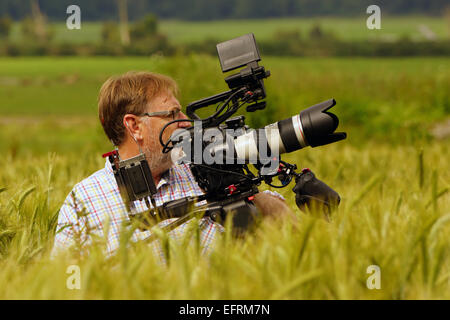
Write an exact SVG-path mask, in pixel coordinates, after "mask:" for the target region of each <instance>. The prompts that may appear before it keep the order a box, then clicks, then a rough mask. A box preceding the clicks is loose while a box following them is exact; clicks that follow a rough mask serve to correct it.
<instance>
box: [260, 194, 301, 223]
mask: <svg viewBox="0 0 450 320" xmlns="http://www.w3.org/2000/svg"><path fill="white" fill-rule="evenodd" d="M253 202H254V203H255V206H256V207H257V208H258V210H259V211H260V212H261V214H262V215H263V216H264V217H272V218H278V217H285V216H291V217H295V214H294V212H293V211H292V210H291V209H290V208H289V207H288V206H287V204H286V202H285V201H284V200H282V199H280V198H278V197H276V196H273V195H271V194H268V193H264V192H260V193H257V194H255V199H254V200H253Z"/></svg>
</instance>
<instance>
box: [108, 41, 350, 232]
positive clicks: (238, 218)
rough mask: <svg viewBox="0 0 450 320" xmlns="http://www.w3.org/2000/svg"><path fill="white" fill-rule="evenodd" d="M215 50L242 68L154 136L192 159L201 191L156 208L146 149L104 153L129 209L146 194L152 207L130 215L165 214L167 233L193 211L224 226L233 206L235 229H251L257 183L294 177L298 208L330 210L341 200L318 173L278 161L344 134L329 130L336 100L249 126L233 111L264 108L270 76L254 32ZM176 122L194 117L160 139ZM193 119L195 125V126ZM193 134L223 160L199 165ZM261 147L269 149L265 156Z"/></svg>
mask: <svg viewBox="0 0 450 320" xmlns="http://www.w3.org/2000/svg"><path fill="white" fill-rule="evenodd" d="M217 52H218V55H219V60H220V64H221V67H222V71H223V72H228V71H232V70H235V69H237V68H240V67H244V68H242V69H241V70H240V71H239V73H236V74H233V75H230V76H228V77H227V78H226V79H225V81H226V83H227V84H228V87H229V90H228V91H226V92H223V93H219V94H216V95H213V96H211V97H207V98H204V99H201V100H198V101H195V102H192V103H190V104H189V105H188V106H187V112H186V113H187V115H188V116H189V118H190V119H188V120H186V119H177V120H173V121H170V122H168V123H167V124H166V125H165V126H164V127H163V128H162V130H161V132H160V135H159V140H160V143H161V145H162V146H163V152H164V153H167V152H170V151H171V150H173V148H174V147H175V148H178V149H179V150H178V152H179V151H180V150H181V151H182V153H183V155H184V157H182V158H181V159H179V162H181V163H188V164H189V165H190V168H191V171H192V173H193V175H194V177H195V180H196V182H197V183H198V185H199V186H200V187H201V188H202V189H203V191H204V195H202V196H199V197H187V198H182V199H178V200H174V201H170V202H167V203H164V204H163V205H162V206H159V207H157V206H156V203H155V200H154V198H153V196H154V195H155V194H156V192H157V190H156V187H155V184H154V182H153V179H152V175H151V171H150V168H149V166H148V163H147V161H146V160H145V156H144V154H142V153H141V154H140V155H138V156H136V157H134V158H131V159H126V160H121V159H120V158H119V154H118V152H117V151H113V152H110V153H108V154H106V155H104V156H108V157H109V160H110V162H111V165H112V167H113V171H114V175H115V178H116V181H117V183H118V186H119V189H120V191H121V195H122V198H123V199H124V202H125V204H126V205H127V207H128V205H129V203H130V202H133V201H136V200H145V201H146V203H147V207H148V208H150V209H149V210H148V211H146V212H143V213H139V214H136V215H131V214H130V218H131V219H138V220H139V221H140V222H142V224H141V227H142V228H148V227H150V226H153V225H155V224H157V223H158V222H160V221H162V220H165V219H169V218H178V219H177V220H176V221H175V222H172V223H170V224H168V225H167V226H165V227H164V228H163V229H165V230H167V231H170V230H172V229H174V228H176V227H178V226H179V225H181V224H183V223H185V222H186V221H188V220H189V219H191V218H193V217H194V216H199V217H206V216H207V217H209V218H210V219H212V220H213V221H216V222H219V223H222V224H223V223H224V221H225V219H226V218H227V215H228V214H229V213H230V212H233V218H232V219H233V220H232V225H233V230H234V231H235V234H238V235H239V234H242V233H243V232H244V231H245V230H247V229H249V228H251V226H252V225H254V222H255V221H256V220H257V219H258V216H259V213H258V210H257V209H256V207H255V205H254V203H253V199H254V195H255V194H256V193H258V192H259V191H258V188H257V187H258V186H259V185H260V184H261V183H262V182H265V183H266V184H268V185H270V186H272V187H275V188H283V187H286V186H287V185H288V184H289V183H290V182H291V181H292V178H295V181H296V186H295V187H294V189H293V191H294V192H295V193H296V203H297V206H298V207H299V208H300V209H302V210H303V209H304V208H305V206H308V207H309V206H311V205H317V204H319V205H320V206H321V207H322V208H324V210H326V213H330V212H331V210H333V208H334V207H335V206H337V205H338V204H339V201H340V198H339V195H338V194H337V193H336V192H335V191H334V190H332V189H331V188H330V187H329V186H327V185H326V184H325V183H323V182H322V181H320V180H318V179H316V178H315V176H314V174H313V173H312V172H310V171H309V170H308V169H306V170H305V169H304V170H302V172H300V173H297V172H296V171H295V170H296V169H297V166H296V165H295V164H289V163H287V162H285V161H282V160H281V157H280V156H279V155H280V154H282V153H286V152H292V151H295V150H298V149H301V148H303V147H306V146H308V145H309V146H311V147H316V146H320V145H325V144H329V143H332V142H336V141H339V140H342V139H345V138H346V134H345V133H343V132H334V131H335V130H336V129H337V126H338V123H339V120H338V118H337V116H336V115H334V114H332V113H330V112H328V110H329V109H330V108H331V107H333V106H334V105H335V103H336V102H335V101H334V99H331V100H328V101H325V102H322V103H319V104H317V105H315V106H312V107H310V108H307V109H305V110H303V111H302V112H301V113H300V114H298V115H295V116H293V117H291V118H288V119H284V120H281V121H278V122H276V123H273V124H270V125H268V126H266V127H264V128H261V129H258V130H253V129H250V128H249V127H248V126H246V125H245V117H244V116H243V115H241V116H237V117H233V118H230V117H231V116H232V115H233V114H235V113H236V112H237V111H238V110H239V109H240V108H241V107H242V106H244V105H245V106H246V111H247V112H254V111H257V110H262V109H264V108H265V106H266V102H265V101H262V100H263V99H264V98H265V97H266V91H265V88H264V79H265V78H267V77H269V76H270V72H269V71H266V70H265V68H264V67H263V66H260V65H259V64H258V62H259V61H260V60H261V58H260V55H259V51H258V48H257V45H256V41H255V38H254V35H253V34H247V35H244V36H241V37H238V38H235V39H232V40H229V41H225V42H222V43H219V44H218V45H217ZM215 104H218V105H217V108H216V111H215V112H214V113H213V114H212V115H210V116H208V117H206V118H201V117H200V116H198V115H197V114H196V111H197V110H199V109H201V108H205V107H208V106H211V105H215ZM180 121H190V122H194V126H191V127H189V128H188V129H187V130H185V131H183V132H182V133H179V132H177V131H175V132H174V134H172V136H171V137H170V139H169V140H168V141H166V142H164V141H163V139H162V136H163V132H164V131H165V129H166V128H167V127H168V126H169V125H171V124H173V123H176V122H180ZM196 123H199V124H200V126H196V125H195V124H196ZM211 130H215V136H214V135H213V136H211V135H208V132H210V131H211ZM230 130H232V131H233V135H232V136H231V137H230V135H228V132H229V131H230ZM198 137H202V141H201V145H202V154H203V151H208V152H207V153H208V154H209V156H211V157H212V158H214V159H217V158H216V156H218V155H219V156H220V157H219V158H221V159H222V161H215V162H212V163H208V164H204V163H203V162H202V160H200V161H198V159H196V157H195V154H192V153H191V152H186V151H187V150H189V151H190V150H193V149H194V141H195V139H196V138H198ZM204 137H207V138H204ZM211 137H213V139H212V138H211ZM218 138H221V139H218ZM263 149H265V150H263ZM263 151H270V155H269V154H268V152H263ZM274 154H275V155H274ZM223 160H226V161H223ZM274 163H276V166H274V165H273V164H274ZM249 164H252V165H253V166H254V167H255V168H256V170H257V172H258V173H257V174H254V173H252V171H251V170H250V169H249V167H248V165H249ZM275 177H278V179H279V181H280V182H281V185H274V184H273V179H274V178H275ZM204 200H205V201H204ZM149 201H150V202H151V203H152V205H150V203H149ZM195 204H197V205H195ZM198 204H200V205H198Z"/></svg>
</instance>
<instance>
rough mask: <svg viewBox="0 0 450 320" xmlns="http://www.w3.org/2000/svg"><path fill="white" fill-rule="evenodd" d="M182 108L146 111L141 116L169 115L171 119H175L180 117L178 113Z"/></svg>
mask: <svg viewBox="0 0 450 320" xmlns="http://www.w3.org/2000/svg"><path fill="white" fill-rule="evenodd" d="M180 112H181V110H180V109H172V110H170V111H156V112H151V113H148V112H145V113H143V114H141V115H140V117H143V116H147V117H167V118H169V119H172V120H175V119H176V118H178V115H179V114H180Z"/></svg>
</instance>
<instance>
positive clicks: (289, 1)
mask: <svg viewBox="0 0 450 320" xmlns="http://www.w3.org/2000/svg"><path fill="white" fill-rule="evenodd" d="M126 2H127V4H126V5H127V9H128V15H129V19H130V20H136V19H140V18H142V17H143V16H144V15H145V14H148V13H153V14H155V15H156V16H158V17H159V18H162V19H182V20H214V19H249V18H269V17H305V16H358V15H359V16H360V15H365V14H366V8H367V7H368V6H369V5H371V4H376V5H378V6H380V8H381V10H382V13H383V14H390V15H411V14H426V15H441V14H442V12H444V10H445V9H446V8H447V7H448V6H449V2H448V0H264V1H261V0H128V1H126ZM38 3H39V7H40V9H41V11H42V12H43V14H45V16H46V17H48V19H49V20H52V21H62V20H65V19H66V17H67V14H66V8H67V7H68V6H69V5H71V4H76V5H78V6H80V8H81V12H82V19H83V20H88V21H96V20H111V19H119V14H118V11H117V4H116V1H111V0H39V1H38ZM31 11H32V8H31V6H30V0H1V1H0V16H9V17H11V18H12V19H14V20H21V19H23V18H25V17H27V16H30V15H31V14H32V12H31Z"/></svg>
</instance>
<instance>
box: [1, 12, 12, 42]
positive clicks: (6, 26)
mask: <svg viewBox="0 0 450 320" xmlns="http://www.w3.org/2000/svg"><path fill="white" fill-rule="evenodd" d="M11 27H12V19H11V18H10V17H8V16H5V17H1V18H0V38H1V39H8V37H9V33H10V32H11Z"/></svg>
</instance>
